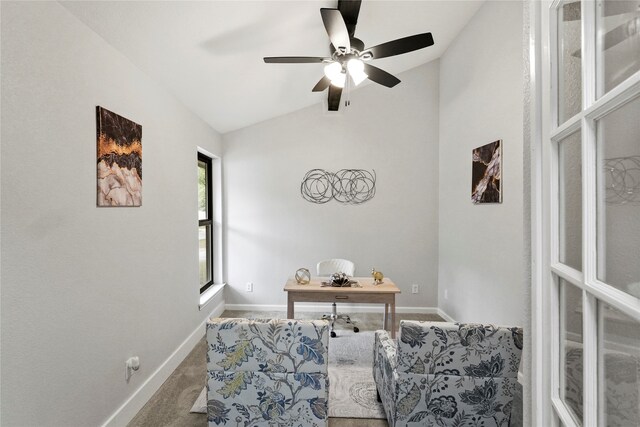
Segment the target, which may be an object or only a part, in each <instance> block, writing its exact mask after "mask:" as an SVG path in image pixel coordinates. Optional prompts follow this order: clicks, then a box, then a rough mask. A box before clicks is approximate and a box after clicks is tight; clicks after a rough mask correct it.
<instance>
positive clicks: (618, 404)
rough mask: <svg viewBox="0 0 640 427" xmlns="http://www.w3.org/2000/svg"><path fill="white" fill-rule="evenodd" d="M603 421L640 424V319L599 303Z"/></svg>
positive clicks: (619, 423)
mask: <svg viewBox="0 0 640 427" xmlns="http://www.w3.org/2000/svg"><path fill="white" fill-rule="evenodd" d="M598 313H599V317H600V322H599V323H600V328H599V329H600V331H599V332H600V336H601V345H600V346H599V357H598V362H599V366H598V370H599V373H600V378H601V381H600V396H601V399H600V424H601V425H603V426H611V427H614V426H620V427H622V426H638V425H640V378H639V377H640V362H639V361H640V322H638V321H636V320H634V319H632V318H631V317H629V316H626V315H625V314H623V313H621V312H620V311H618V310H616V309H615V308H613V307H611V306H610V305H608V304H605V303H600V304H599V307H598Z"/></svg>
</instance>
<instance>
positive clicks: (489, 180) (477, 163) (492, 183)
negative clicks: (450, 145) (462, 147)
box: [471, 139, 502, 204]
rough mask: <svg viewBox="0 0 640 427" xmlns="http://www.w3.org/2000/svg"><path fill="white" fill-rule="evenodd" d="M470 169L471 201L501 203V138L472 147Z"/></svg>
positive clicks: (476, 202)
mask: <svg viewBox="0 0 640 427" xmlns="http://www.w3.org/2000/svg"><path fill="white" fill-rule="evenodd" d="M472 157H473V166H472V171H471V201H472V202H473V203H475V204H480V203H502V186H501V183H500V178H501V176H502V140H501V139H500V140H498V141H494V142H492V143H490V144H487V145H483V146H481V147H478V148H474V149H473V152H472Z"/></svg>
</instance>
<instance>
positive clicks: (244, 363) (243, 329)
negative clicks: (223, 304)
mask: <svg viewBox="0 0 640 427" xmlns="http://www.w3.org/2000/svg"><path fill="white" fill-rule="evenodd" d="M207 343H208V347H209V348H208V352H207V370H208V371H264V370H268V371H273V372H290V373H300V372H320V373H326V372H327V366H328V364H327V357H328V348H329V324H328V322H327V321H326V320H277V319H271V320H268V319H264V320H262V319H254V320H249V319H233V318H225V319H209V321H208V322H207ZM265 355H266V356H268V357H266V356H265ZM278 355H280V356H278ZM282 355H284V356H286V357H282ZM271 364H275V365H273V366H271Z"/></svg>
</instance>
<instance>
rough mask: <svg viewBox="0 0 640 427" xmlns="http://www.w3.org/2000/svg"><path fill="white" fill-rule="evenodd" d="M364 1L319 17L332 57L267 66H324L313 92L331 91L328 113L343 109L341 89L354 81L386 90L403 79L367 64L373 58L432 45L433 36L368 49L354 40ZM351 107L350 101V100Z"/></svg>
mask: <svg viewBox="0 0 640 427" xmlns="http://www.w3.org/2000/svg"><path fill="white" fill-rule="evenodd" d="M361 3H362V1H361V0H339V1H338V8H337V9H329V8H321V9H320V15H321V16H322V22H323V23H324V28H325V29H326V30H327V34H328V35H329V40H330V41H331V57H314V56H269V57H265V58H264V62H266V63H268V64H274V63H275V64H284V63H289V64H301V63H324V64H325V67H324V76H323V77H322V78H321V79H320V81H319V82H318V83H317V84H316V85H315V86H314V88H313V92H322V91H323V90H325V89H327V88H328V89H329V99H328V101H329V102H328V106H329V111H337V110H338V108H339V107H340V97H341V96H342V89H343V88H345V86H346V87H347V88H348V87H349V85H350V82H351V81H352V82H353V83H354V84H355V85H356V86H357V85H359V84H360V83H362V82H363V81H364V80H366V79H367V78H368V79H369V80H371V81H373V82H376V83H378V84H381V85H383V86H386V87H394V86H395V85H397V84H398V83H400V79H398V78H397V77H395V76H393V75H391V74H389V73H387V72H386V71H384V70H381V69H380V68H377V67H374V66H373V65H371V64H369V63H368V62H369V61H371V60H374V59H380V58H386V57H389V56H394V55H400V54H403V53H407V52H412V51H414V50H418V49H422V48H425V47H428V46H431V45H433V36H432V35H431V33H422V34H416V35H413V36H408V37H403V38H401V39H397V40H392V41H389V42H386V43H382V44H379V45H377V46H373V47H368V48H365V46H364V43H363V42H362V40H359V39H357V38H355V37H354V33H355V29H356V24H357V23H358V14H359V13H360V4H361ZM347 105H348V101H347Z"/></svg>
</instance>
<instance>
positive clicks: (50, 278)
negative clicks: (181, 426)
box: [1, 2, 221, 426]
mask: <svg viewBox="0 0 640 427" xmlns="http://www.w3.org/2000/svg"><path fill="white" fill-rule="evenodd" d="M1 78H2V157H1V158H2V175H1V178H2V225H1V230H2V258H1V259H2V276H1V279H2V422H3V425H5V426H13V425H43V424H46V425H50V426H53V425H60V426H62V425H64V426H89V425H98V424H101V423H103V422H105V421H106V420H107V419H108V417H109V416H110V415H112V414H113V413H114V412H115V411H116V409H117V408H118V407H119V406H120V405H122V404H123V403H124V402H125V400H126V399H127V398H129V397H130V396H132V394H133V393H134V392H135V391H136V390H137V389H138V388H139V387H140V386H141V385H142V384H143V382H144V381H145V380H146V379H148V378H149V377H150V375H151V374H152V373H153V372H154V371H155V370H156V369H157V368H159V367H160V365H161V363H162V362H164V361H165V360H167V359H168V358H169V356H170V355H171V354H172V352H173V351H174V350H176V349H177V348H178V346H179V345H180V344H181V343H182V342H183V341H184V340H185V339H186V338H187V337H189V335H190V334H191V333H192V332H194V331H196V330H197V328H198V326H199V325H200V324H201V322H202V321H203V320H204V319H205V318H206V317H207V315H208V314H210V312H211V310H213V307H214V306H215V305H216V302H214V303H213V304H211V305H209V306H207V310H208V311H207V310H203V311H199V310H198V299H199V292H198V249H197V248H198V243H197V238H198V235H197V228H196V226H197V210H196V208H197V200H196V199H197V187H196V183H197V168H196V146H197V145H200V146H202V147H203V148H205V149H207V150H208V151H210V152H213V153H218V154H219V153H220V152H221V147H220V144H221V142H220V136H219V135H218V134H217V133H216V132H215V131H213V130H212V129H211V128H210V127H208V126H207V125H206V124H205V123H204V122H202V121H201V120H200V119H198V118H196V117H195V116H194V115H193V114H191V113H190V112H189V111H187V110H186V108H184V107H183V106H182V105H181V104H180V103H179V102H177V101H176V99H175V98H174V97H172V96H170V95H169V94H168V93H167V92H165V91H164V90H162V89H161V88H160V87H159V86H158V85H156V84H155V83H154V82H152V81H150V80H149V79H148V78H147V77H146V76H145V75H144V74H143V73H142V72H140V71H139V70H138V69H137V68H135V67H134V66H133V65H132V64H131V63H130V62H129V61H128V60H127V59H126V58H125V57H124V56H123V55H121V54H120V53H118V52H117V51H115V50H114V49H113V48H112V47H111V46H109V45H108V44H106V43H105V42H104V41H103V40H102V39H101V38H100V37H98V36H97V35H96V34H95V33H93V32H92V31H91V30H89V29H88V28H87V27H85V26H84V24H82V23H80V21H78V20H77V19H76V18H75V17H73V16H72V15H71V14H69V13H68V12H67V11H66V10H65V9H64V8H62V7H61V6H60V5H59V4H58V3H56V2H45V3H30V2H25V3H19V4H16V3H9V2H2V77H1ZM96 105H101V106H103V107H105V108H107V109H109V110H112V111H114V112H116V113H118V114H121V115H123V116H125V117H127V118H130V119H132V120H134V121H136V122H137V123H139V124H141V125H142V135H143V138H142V143H143V166H144V167H143V182H144V184H143V204H142V207H139V208H97V207H96V157H95V156H96V117H95V116H96V113H95V107H96ZM218 302H219V301H218ZM202 333H204V328H203V329H202ZM132 355H138V356H140V361H141V368H140V370H139V371H138V372H137V373H135V374H134V376H133V377H132V378H131V379H130V381H129V382H126V381H125V375H124V374H125V369H124V363H125V359H126V358H128V357H129V356H132ZM156 380H157V378H156ZM125 418H126V417H124V418H123V419H120V421H118V422H116V424H118V423H120V424H122V423H125V422H126V421H127V420H126V419H125Z"/></svg>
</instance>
